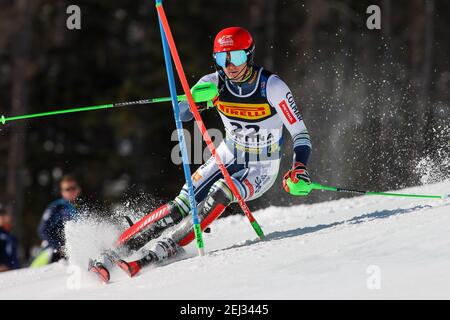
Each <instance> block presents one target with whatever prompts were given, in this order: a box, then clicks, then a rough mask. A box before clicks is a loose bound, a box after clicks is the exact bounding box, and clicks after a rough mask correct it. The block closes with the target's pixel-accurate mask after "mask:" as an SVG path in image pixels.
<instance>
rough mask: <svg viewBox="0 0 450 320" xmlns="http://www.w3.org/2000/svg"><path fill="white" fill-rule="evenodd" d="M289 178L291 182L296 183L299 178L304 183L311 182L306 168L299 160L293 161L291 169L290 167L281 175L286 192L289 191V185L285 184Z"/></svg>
mask: <svg viewBox="0 0 450 320" xmlns="http://www.w3.org/2000/svg"><path fill="white" fill-rule="evenodd" d="M289 178H291V181H292V182H293V183H297V182H299V181H300V180H303V181H305V182H306V183H311V178H310V177H309V172H308V169H306V166H305V165H304V164H303V163H301V162H294V164H293V165H292V169H290V170H289V171H288V172H286V174H285V175H284V177H283V188H284V190H286V192H289V186H288V185H287V179H289Z"/></svg>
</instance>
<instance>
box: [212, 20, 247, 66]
mask: <svg viewBox="0 0 450 320" xmlns="http://www.w3.org/2000/svg"><path fill="white" fill-rule="evenodd" d="M238 50H244V51H245V52H246V53H247V57H248V58H247V63H248V64H249V65H252V64H253V56H254V51H255V44H254V42H253V37H252V35H251V34H250V32H248V31H247V30H246V29H244V28H241V27H230V28H226V29H223V30H222V31H220V32H219V33H218V34H217V35H216V38H215V39H214V49H213V55H215V54H216V53H220V52H229V51H238Z"/></svg>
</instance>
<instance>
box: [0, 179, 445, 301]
mask: <svg viewBox="0 0 450 320" xmlns="http://www.w3.org/2000/svg"><path fill="white" fill-rule="evenodd" d="M399 192H410V193H423V194H448V193H450V181H448V182H443V183H438V184H433V185H428V186H422V187H417V188H411V189H405V190H401V191H399ZM255 216H256V218H257V219H258V221H259V222H260V224H261V225H262V227H263V229H264V231H265V233H266V236H267V239H266V240H265V241H258V240H257V239H256V237H255V234H254V232H253V230H252V228H251V227H250V225H249V223H248V221H247V220H246V218H245V217H242V216H232V217H228V218H224V219H220V220H219V221H217V222H216V223H215V224H213V226H212V233H210V234H205V243H206V248H207V251H208V254H207V255H206V256H205V257H204V258H198V257H195V252H196V250H195V246H194V245H191V246H190V247H188V248H187V253H186V254H185V256H184V258H183V259H181V260H179V261H176V262H173V263H171V264H167V265H164V266H160V267H157V268H153V269H146V270H144V271H143V272H141V273H140V274H139V275H138V276H136V277H135V278H132V279H130V278H128V277H127V276H126V275H125V274H124V273H123V272H122V271H121V270H117V269H116V270H114V272H113V273H112V282H111V283H110V284H108V285H104V284H101V283H99V281H98V280H97V279H96V278H94V277H93V276H92V275H90V274H87V273H86V272H85V271H83V272H82V273H81V275H80V276H79V277H78V276H77V275H78V274H77V273H76V270H77V269H76V267H73V266H72V267H70V266H68V265H67V264H64V263H56V264H53V265H49V266H47V267H43V268H41V269H22V270H17V271H11V272H6V273H3V274H0V299H21V298H26V299H317V298H319V299H320V298H325V299H329V298H331V299H396V298H425V299H428V298H430V299H431V298H433V299H450V199H445V200H420V199H411V198H389V197H379V196H362V197H354V198H349V199H341V200H338V201H330V202H324V203H320V204H315V205H300V206H295V207H290V208H278V207H270V208H267V209H264V210H260V211H257V212H255ZM73 227H74V230H77V227H76V226H73ZM101 230H102V228H100V227H98V229H97V230H94V231H95V232H93V234H97V236H99V235H101V234H102V232H101ZM83 232H86V230H83V227H82V226H80V227H79V230H78V231H77V232H75V234H83ZM104 233H107V234H108V236H109V237H111V234H112V233H113V232H109V231H107V230H106V231H104ZM69 238H70V237H69ZM79 239H80V240H78V241H76V240H75V238H73V239H69V242H76V243H75V244H74V243H69V244H71V245H78V246H79V248H78V249H77V250H78V251H77V250H73V253H72V255H75V256H76V255H78V257H76V258H74V257H71V259H72V260H73V261H75V262H72V263H73V264H76V263H77V262H76V261H78V262H80V261H83V259H86V258H87V255H88V252H89V251H90V250H91V249H90V248H91V247H89V245H90V244H89V241H91V240H92V239H91V238H90V237H89V236H86V235H84V236H83V237H81V238H80V237H79ZM83 239H84V240H83ZM91 242H92V241H91ZM83 254H84V255H85V256H86V257H81V256H82V255H83ZM77 259H78V260H77ZM80 264H84V261H83V262H82V263H80ZM83 268H85V265H84V266H83ZM74 272H75V273H74ZM78 278H80V283H79V284H80V286H79V287H78V286H77V284H78V282H77V279H78Z"/></svg>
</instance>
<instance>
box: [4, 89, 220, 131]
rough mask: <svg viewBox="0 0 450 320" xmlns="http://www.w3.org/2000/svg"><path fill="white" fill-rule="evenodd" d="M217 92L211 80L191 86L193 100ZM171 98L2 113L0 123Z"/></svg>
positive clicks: (202, 99) (205, 98)
mask: <svg viewBox="0 0 450 320" xmlns="http://www.w3.org/2000/svg"><path fill="white" fill-rule="evenodd" d="M217 94H218V91H217V86H216V85H215V84H214V83H211V82H205V83H199V84H198V85H195V86H194V87H193V88H192V96H193V97H194V100H195V102H207V103H210V102H211V100H212V99H213V98H214V97H216V96H217ZM171 99H172V98H171V97H164V98H154V99H144V100H137V101H129V102H118V103H110V104H103V105H97V106H89V107H79V108H71V109H64V110H55V111H48V112H41V113H32V114H25V115H20V116H14V117H5V116H3V115H2V116H1V117H0V123H2V124H6V123H7V122H11V121H16V120H23V119H31V118H41V117H47V116H53V115H60V114H66V113H74V112H83V111H92V110H101V109H110V108H117V107H130V106H136V105H146V104H152V103H161V102H169V101H171ZM177 100H178V101H186V100H187V98H186V96H185V95H181V96H177Z"/></svg>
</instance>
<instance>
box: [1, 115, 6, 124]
mask: <svg viewBox="0 0 450 320" xmlns="http://www.w3.org/2000/svg"><path fill="white" fill-rule="evenodd" d="M0 122H1V123H2V124H5V123H6V118H5V116H2V117H1V118H0Z"/></svg>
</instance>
